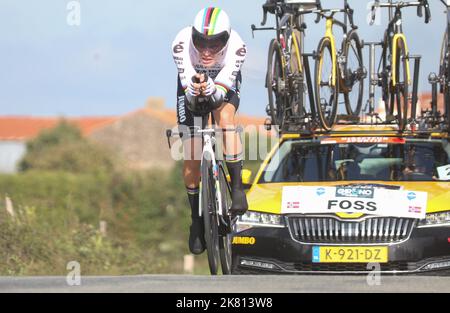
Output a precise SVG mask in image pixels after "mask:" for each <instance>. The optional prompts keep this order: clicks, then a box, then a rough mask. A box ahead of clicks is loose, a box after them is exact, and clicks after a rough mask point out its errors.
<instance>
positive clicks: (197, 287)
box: [0, 275, 450, 293]
mask: <svg viewBox="0 0 450 313" xmlns="http://www.w3.org/2000/svg"><path fill="white" fill-rule="evenodd" d="M370 281H371V284H369V283H368V279H367V277H366V276H216V277H211V276H189V275H143V276H120V277H81V285H80V286H69V285H68V284H67V281H66V277H23V278H22V277H20V278H19V277H0V293H7V292H19V293H21V292H39V293H46V292H68V293H72V292H74V293H76V292H89V293H90V292H94V293H95V292H138V293H141V292H148V293H172V292H176V293H187V292H194V293H198V292H201V293H232V292H237V293H280V292H283V293H296V292H337V293H345V292H427V293H428V292H446V293H449V292H450V277H435V276H408V277H407V276H381V277H380V281H375V280H373V279H372V280H370ZM376 282H379V285H376V284H374V283H376Z"/></svg>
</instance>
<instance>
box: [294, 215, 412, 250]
mask: <svg viewBox="0 0 450 313" xmlns="http://www.w3.org/2000/svg"><path fill="white" fill-rule="evenodd" d="M288 225H289V229H290V231H291V234H292V236H293V238H294V239H295V240H298V241H300V242H304V243H356V244H372V243H395V242H400V241H403V240H406V239H408V238H409V236H410V235H411V232H412V230H413V228H414V227H415V225H416V220H414V219H408V218H394V217H369V218H366V219H364V220H362V221H361V220H360V221H342V220H339V219H337V218H334V217H328V216H327V217H323V216H322V217H311V216H308V217H297V216H291V217H288Z"/></svg>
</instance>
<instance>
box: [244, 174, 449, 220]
mask: <svg viewBox="0 0 450 313" xmlns="http://www.w3.org/2000/svg"><path fill="white" fill-rule="evenodd" d="M337 185H375V186H376V187H383V186H386V187H387V188H388V187H389V186H397V187H401V188H402V189H404V190H411V191H423V192H427V193H428V203H427V213H434V212H442V211H449V210H450V182H401V183H400V182H384V181H358V182H355V181H351V182H346V181H338V182H326V183H324V182H313V183H266V184H254V185H253V186H252V188H251V189H250V190H249V192H248V193H247V199H248V203H249V210H252V211H258V212H265V213H273V214H280V213H281V197H282V193H283V187H284V186H320V187H332V186H337ZM338 215H339V216H340V217H348V218H359V217H360V216H362V215H363V214H360V213H355V214H338Z"/></svg>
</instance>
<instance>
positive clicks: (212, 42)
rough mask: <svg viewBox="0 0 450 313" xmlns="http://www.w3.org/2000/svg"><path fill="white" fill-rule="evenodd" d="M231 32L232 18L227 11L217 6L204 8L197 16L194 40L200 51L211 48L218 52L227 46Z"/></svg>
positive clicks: (213, 51) (193, 33)
mask: <svg viewBox="0 0 450 313" xmlns="http://www.w3.org/2000/svg"><path fill="white" fill-rule="evenodd" d="M230 33H231V26H230V19H229V17H228V15H227V13H226V12H225V11H223V10H222V9H220V8H216V7H209V8H204V9H202V10H201V11H200V12H198V13H197V15H196V17H195V20H194V26H193V27H192V42H193V44H194V47H195V48H196V49H197V50H199V51H202V50H205V49H209V50H210V51H211V52H212V53H218V52H220V51H222V50H223V49H224V48H225V47H226V45H227V43H228V39H229V38H230Z"/></svg>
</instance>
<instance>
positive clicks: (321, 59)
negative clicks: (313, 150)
mask: <svg viewBox="0 0 450 313" xmlns="http://www.w3.org/2000/svg"><path fill="white" fill-rule="evenodd" d="M317 53H318V55H317V58H316V66H315V67H316V69H315V94H316V107H317V112H318V115H319V119H320V123H321V124H322V127H323V128H324V129H325V130H330V129H331V127H332V126H333V124H334V123H335V121H336V114H337V103H338V82H339V79H338V77H337V73H336V72H337V71H336V70H335V69H336V67H335V64H334V62H333V60H334V58H333V56H332V49H331V41H330V39H329V38H327V37H325V38H322V40H321V41H320V43H319V46H318V48H317ZM333 77H334V79H333Z"/></svg>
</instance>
